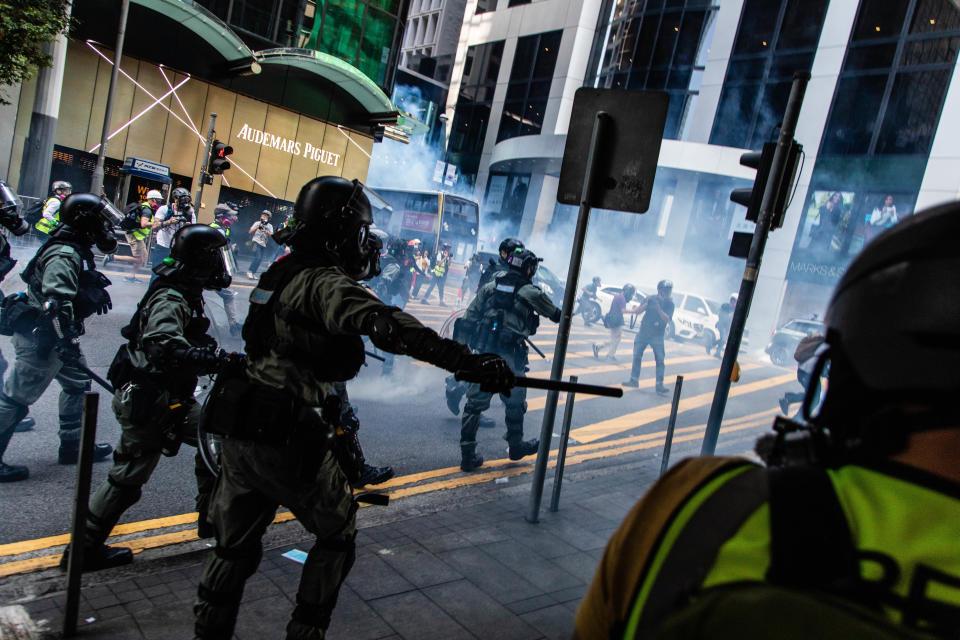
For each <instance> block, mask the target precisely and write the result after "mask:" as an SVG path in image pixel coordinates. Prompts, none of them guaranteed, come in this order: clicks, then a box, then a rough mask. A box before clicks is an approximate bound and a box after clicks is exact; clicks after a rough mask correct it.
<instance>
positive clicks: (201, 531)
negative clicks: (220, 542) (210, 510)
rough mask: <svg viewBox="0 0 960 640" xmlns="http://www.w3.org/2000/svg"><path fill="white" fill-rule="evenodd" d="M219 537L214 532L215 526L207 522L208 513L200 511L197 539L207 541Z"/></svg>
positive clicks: (198, 514)
mask: <svg viewBox="0 0 960 640" xmlns="http://www.w3.org/2000/svg"><path fill="white" fill-rule="evenodd" d="M215 535H217V532H216V531H214V529H213V525H212V524H210V523H209V522H208V521H207V512H206V511H200V512H198V513H197V537H198V538H200V539H201V540H207V539H208V538H212V537H214V536H215Z"/></svg>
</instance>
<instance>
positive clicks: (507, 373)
mask: <svg viewBox="0 0 960 640" xmlns="http://www.w3.org/2000/svg"><path fill="white" fill-rule="evenodd" d="M456 378H457V379H458V380H467V381H469V382H476V383H478V384H479V385H480V390H481V391H485V392H487V393H502V394H503V395H505V396H509V395H510V389H512V388H513V387H514V384H515V382H516V379H515V378H514V375H513V371H511V370H510V365H508V364H507V361H506V360H504V359H503V358H501V357H500V356H498V355H495V354H493V353H480V354H470V355H469V356H466V357H464V358H463V360H462V361H461V366H460V369H459V370H458V371H457V373H456Z"/></svg>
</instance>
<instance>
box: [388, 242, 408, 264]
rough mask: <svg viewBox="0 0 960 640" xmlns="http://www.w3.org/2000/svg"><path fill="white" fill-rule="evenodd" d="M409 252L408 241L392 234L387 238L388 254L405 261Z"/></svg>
mask: <svg viewBox="0 0 960 640" xmlns="http://www.w3.org/2000/svg"><path fill="white" fill-rule="evenodd" d="M406 254H407V241H406V240H404V239H403V238H398V237H397V236H390V238H389V239H388V240H387V255H388V256H393V257H394V258H396V259H397V260H399V261H401V262H402V261H403V259H404V257H405V256H406Z"/></svg>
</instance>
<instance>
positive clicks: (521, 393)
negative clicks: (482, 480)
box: [460, 271, 560, 447]
mask: <svg viewBox="0 0 960 640" xmlns="http://www.w3.org/2000/svg"><path fill="white" fill-rule="evenodd" d="M507 273H508V272H506V271H503V272H500V273H497V274H496V275H495V276H494V279H493V280H492V281H490V282H488V283H487V284H485V285H483V286H482V287H481V288H480V291H478V292H477V297H476V298H474V299H473V301H472V302H471V303H470V306H468V307H467V310H466V312H465V313H464V314H463V320H464V321H465V322H466V323H468V324H470V325H474V326H476V327H477V332H478V335H477V344H476V345H474V346H476V347H478V350H479V351H481V352H488V353H495V354H497V355H499V356H502V357H503V359H504V360H506V361H507V363H508V364H509V365H510V368H511V369H512V370H513V372H514V374H516V375H518V376H522V375H523V374H524V372H525V371H526V370H527V345H526V343H525V342H524V338H526V337H529V336H531V335H533V334H534V333H535V331H536V328H537V318H536V316H537V314H539V315H542V316H546V317H547V318H550V319H551V320H553V321H554V322H556V321H557V320H558V319H559V318H560V309H558V308H557V307H556V305H554V304H553V302H552V301H551V300H550V297H549V296H547V294H545V293H544V292H543V291H542V290H541V289H540V287H537V286H535V285H533V284H529V283H527V284H523V285H522V286H520V287H519V288H518V289H516V293H515V294H514V296H513V300H512V304H511V305H510V306H509V307H508V308H506V309H503V310H502V320H498V328H497V332H496V334H495V336H496V337H494V334H492V333H491V327H492V324H493V321H494V319H496V318H497V317H498V315H499V314H500V313H501V310H499V309H496V308H494V305H493V297H494V296H495V295H496V289H497V286H498V283H499V282H501V280H500V276H503V275H504V274H507ZM492 397H493V394H491V393H488V392H486V391H481V390H480V385H478V384H470V386H469V387H468V388H467V403H466V405H464V407H463V421H462V423H461V429H460V446H461V447H473V446H476V444H477V428H478V427H479V426H480V415H481V414H482V413H483V412H484V411H486V410H487V409H488V408H490V400H491V398H492ZM500 399H501V400H502V401H503V405H504V409H505V411H504V413H505V416H504V421H505V422H506V425H507V433H506V435H504V439H505V440H506V441H507V442H508V443H510V444H511V445H517V444H519V443H520V442H521V441H522V440H523V416H524V414H525V413H526V412H527V390H526V388H524V387H514V388H513V389H512V390H511V392H510V395H509V396H505V395H502V394H501V395H500Z"/></svg>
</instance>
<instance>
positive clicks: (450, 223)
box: [371, 187, 480, 264]
mask: <svg viewBox="0 0 960 640" xmlns="http://www.w3.org/2000/svg"><path fill="white" fill-rule="evenodd" d="M371 189H372V190H373V191H374V193H376V195H378V196H379V197H380V199H382V200H383V201H385V203H386V204H389V207H387V206H384V202H377V200H378V199H377V198H371V204H372V205H373V220H374V222H375V223H376V225H377V227H379V228H380V229H383V230H384V231H386V232H387V233H389V234H390V235H392V236H400V237H401V238H405V239H407V240H413V239H414V238H418V239H419V240H420V241H421V242H422V243H423V246H425V247H429V248H430V249H431V252H433V253H434V255H435V254H436V251H437V249H439V247H440V245H442V244H443V243H449V244H450V256H451V258H452V259H453V261H454V262H459V263H461V264H462V263H464V262H466V261H467V260H469V259H470V257H471V256H472V255H473V254H474V253H475V252H476V251H477V232H478V224H479V222H480V206H479V205H478V204H477V203H476V202H475V201H473V200H469V199H467V198H462V197H460V196H455V195H452V194H449V193H444V192H443V191H407V190H403V189H379V188H377V187H371Z"/></svg>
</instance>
